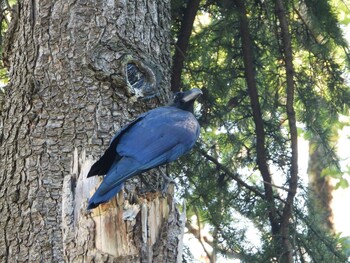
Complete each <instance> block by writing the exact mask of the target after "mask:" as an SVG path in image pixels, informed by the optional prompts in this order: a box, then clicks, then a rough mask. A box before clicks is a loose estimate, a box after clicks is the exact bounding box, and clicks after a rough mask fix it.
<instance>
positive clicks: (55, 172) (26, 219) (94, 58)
mask: <svg viewBox="0 0 350 263" xmlns="http://www.w3.org/2000/svg"><path fill="white" fill-rule="evenodd" d="M169 8H170V7H169V3H168V1H166V0H164V1H89V0H88V1H86V0H84V1H82V0H81V1H80V0H78V1H63V0H58V1H50V0H43V1H36V0H31V1H29V0H26V1H20V2H19V4H18V8H17V16H16V17H17V18H15V19H13V20H12V24H11V26H10V29H9V34H8V36H7V42H6V44H5V46H4V51H5V54H4V60H5V61H6V62H7V65H8V66H9V76H10V80H11V81H10V83H9V85H8V86H7V88H6V90H5V91H6V94H5V98H4V101H5V102H4V105H3V109H2V112H1V120H2V124H3V127H2V129H1V130H0V145H1V151H0V167H1V168H0V169H1V170H0V183H1V189H0V197H1V199H0V231H1V233H0V261H1V262H63V261H67V262H82V261H84V262H140V261H141V262H175V261H176V260H177V258H178V257H179V258H181V252H180V251H178V250H177V247H178V243H179V238H180V235H181V228H182V227H183V223H184V222H182V221H183V219H181V218H180V215H179V213H178V211H177V209H176V207H175V204H174V200H173V198H172V194H171V192H170V193H169V195H168V196H167V197H165V198H163V197H161V196H159V195H158V194H157V193H155V194H146V195H138V192H137V189H138V180H136V181H135V182H134V181H133V182H132V183H130V184H129V185H128V187H127V188H126V190H125V192H122V193H121V194H119V195H118V197H117V198H116V199H114V200H113V201H112V202H110V203H109V204H107V205H105V206H103V207H102V208H101V209H96V210H94V212H93V213H89V212H87V211H86V210H85V209H86V200H87V198H88V197H89V196H90V195H91V193H92V191H93V188H95V187H96V184H97V183H98V181H99V179H98V178H92V179H87V178H86V173H87V171H88V170H89V168H90V165H91V164H92V162H93V161H92V158H94V159H96V158H98V157H99V156H100V155H101V154H102V151H103V149H104V148H105V147H106V146H107V145H108V143H109V140H110V138H111V136H112V135H113V134H114V132H115V131H117V130H118V129H119V128H120V127H121V126H122V125H123V124H125V123H126V122H128V121H130V120H131V119H133V118H134V117H135V116H136V115H138V114H139V113H141V112H143V111H145V110H147V109H149V108H151V107H154V106H156V105H159V104H160V103H164V102H165V101H166V99H167V97H168V95H167V92H168V90H169V87H170V81H169V72H170V70H169V69H170V59H169V58H170V49H169V36H168V33H169V17H170V14H169V12H170V10H169ZM144 97H153V99H148V100H142V98H144ZM153 173H155V174H156V172H153ZM135 185H136V187H135Z"/></svg>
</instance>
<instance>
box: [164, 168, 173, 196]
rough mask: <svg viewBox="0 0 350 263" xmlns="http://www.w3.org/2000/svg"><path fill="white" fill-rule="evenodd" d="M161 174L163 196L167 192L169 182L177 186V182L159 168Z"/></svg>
mask: <svg viewBox="0 0 350 263" xmlns="http://www.w3.org/2000/svg"><path fill="white" fill-rule="evenodd" d="M161 174H162V176H163V185H162V196H163V197H164V196H166V194H167V192H168V187H169V184H174V185H175V186H176V187H177V183H176V182H175V180H174V179H173V178H171V177H170V176H168V175H166V174H165V173H164V172H163V171H162V170H161Z"/></svg>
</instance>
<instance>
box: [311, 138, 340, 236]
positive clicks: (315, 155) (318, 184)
mask: <svg viewBox="0 0 350 263" xmlns="http://www.w3.org/2000/svg"><path fill="white" fill-rule="evenodd" d="M323 160H324V152H323V151H322V149H321V148H320V146H319V142H317V141H312V140H311V142H310V144H309V164H308V171H307V172H308V176H309V197H310V204H309V206H310V207H309V209H310V211H312V213H314V214H316V215H317V216H318V217H320V225H321V226H322V227H323V229H324V230H326V231H327V232H328V233H334V226H333V212H332V208H331V202H332V191H333V186H332V185H331V182H330V177H329V176H322V171H323V170H324V169H325V168H326V167H325V166H326V165H325V163H324V161H323Z"/></svg>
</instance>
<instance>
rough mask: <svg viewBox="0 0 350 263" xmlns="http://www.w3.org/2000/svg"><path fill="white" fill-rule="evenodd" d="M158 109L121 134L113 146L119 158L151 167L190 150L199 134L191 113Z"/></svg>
mask: <svg viewBox="0 0 350 263" xmlns="http://www.w3.org/2000/svg"><path fill="white" fill-rule="evenodd" d="M159 109H161V110H159V111H158V112H154V113H153V114H149V115H147V117H146V118H144V119H143V120H142V121H140V122H138V123H136V124H135V125H134V126H133V127H132V128H131V129H130V130H128V131H127V132H125V133H124V134H123V136H122V137H121V138H120V140H119V143H118V145H117V152H118V154H119V155H120V156H128V157H131V158H133V159H135V160H137V161H138V162H140V163H141V164H143V165H145V166H150V167H151V166H152V165H153V167H154V166H156V165H160V164H163V163H167V162H171V161H174V160H175V159H176V158H178V157H179V156H181V155H182V154H184V153H185V152H187V151H188V150H190V149H191V148H192V146H193V145H194V143H195V142H196V140H197V138H198V134H199V132H198V131H199V124H198V122H197V120H196V119H195V117H194V116H193V114H192V113H190V112H186V111H183V110H179V109H176V108H172V107H163V108H159Z"/></svg>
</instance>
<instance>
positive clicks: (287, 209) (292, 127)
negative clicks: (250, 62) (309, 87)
mask: <svg viewBox="0 0 350 263" xmlns="http://www.w3.org/2000/svg"><path fill="white" fill-rule="evenodd" d="M275 5H276V6H275V8H276V10H275V11H276V16H277V17H278V20H279V23H280V29H281V34H282V44H283V55H284V62H285V70H286V80H287V103H286V111H287V118H288V124H289V132H290V140H291V151H292V156H291V165H290V180H289V191H288V195H287V199H286V203H285V205H284V208H283V214H282V219H281V235H282V242H283V247H284V250H285V252H284V254H283V262H289V263H292V262H293V247H292V244H291V242H290V239H289V225H290V223H289V222H290V218H291V217H292V208H293V202H294V197H295V194H296V191H297V186H298V133H297V127H296V118H295V111H294V68H293V55H292V44H291V43H292V41H291V36H290V33H289V29H288V21H287V18H286V10H285V8H284V4H283V1H282V0H276V2H275Z"/></svg>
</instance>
